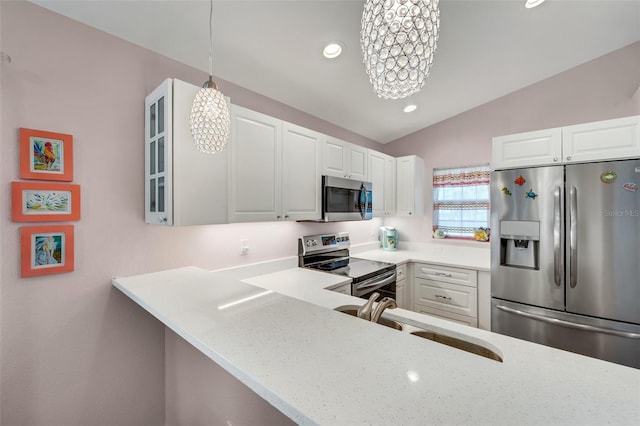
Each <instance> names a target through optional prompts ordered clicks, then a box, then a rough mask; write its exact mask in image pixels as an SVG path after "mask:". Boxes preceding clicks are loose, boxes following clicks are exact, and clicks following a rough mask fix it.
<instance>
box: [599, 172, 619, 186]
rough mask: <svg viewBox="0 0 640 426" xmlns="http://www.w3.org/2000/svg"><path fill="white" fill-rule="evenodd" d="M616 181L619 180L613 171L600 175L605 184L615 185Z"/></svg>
mask: <svg viewBox="0 0 640 426" xmlns="http://www.w3.org/2000/svg"><path fill="white" fill-rule="evenodd" d="M616 179H618V175H617V174H616V172H614V171H612V170H609V171H606V172H602V174H601V175H600V180H601V181H602V182H604V183H613V182H615V181H616Z"/></svg>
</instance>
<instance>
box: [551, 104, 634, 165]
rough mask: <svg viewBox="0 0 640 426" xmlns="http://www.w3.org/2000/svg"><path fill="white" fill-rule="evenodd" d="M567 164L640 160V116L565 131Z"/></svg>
mask: <svg viewBox="0 0 640 426" xmlns="http://www.w3.org/2000/svg"><path fill="white" fill-rule="evenodd" d="M562 150H563V156H564V161H565V163H576V162H578V163H579V162H587V161H600V160H617V159H624V158H634V157H640V116H634V117H625V118H618V119H615V120H606V121H597V122H595V123H587V124H578V125H575V126H568V127H563V128H562Z"/></svg>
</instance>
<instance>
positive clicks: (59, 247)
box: [20, 225, 75, 277]
mask: <svg viewBox="0 0 640 426" xmlns="http://www.w3.org/2000/svg"><path fill="white" fill-rule="evenodd" d="M20 263H21V265H20V276H21V277H35V276H39V275H48V274H59V273H62V272H72V271H73V269H74V263H75V259H74V229H73V225H42V226H23V227H21V228H20Z"/></svg>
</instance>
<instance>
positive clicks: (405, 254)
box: [351, 243, 491, 271]
mask: <svg viewBox="0 0 640 426" xmlns="http://www.w3.org/2000/svg"><path fill="white" fill-rule="evenodd" d="M475 244H476V245H478V246H477V247H474V246H469V245H464V244H455V243H404V244H403V243H400V247H399V249H398V250H395V251H392V250H389V251H387V250H382V249H378V248H376V249H374V250H371V249H367V247H363V248H362V249H358V248H356V249H355V250H352V251H351V255H352V256H354V257H360V258H363V259H369V260H378V261H381V262H390V263H395V264H401V263H406V262H427V263H433V264H438V265H443V266H453V267H459V268H468V269H476V270H479V271H489V270H490V268H491V258H490V250H489V246H488V245H485V243H475Z"/></svg>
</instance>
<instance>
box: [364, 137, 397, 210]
mask: <svg viewBox="0 0 640 426" xmlns="http://www.w3.org/2000/svg"><path fill="white" fill-rule="evenodd" d="M368 156H369V165H368V166H369V181H370V182H371V184H372V185H373V215H374V216H375V217H380V216H390V215H393V214H394V213H395V198H396V159H395V158H393V157H391V156H390V155H386V154H383V153H381V152H377V151H373V150H371V149H370V150H369V154H368Z"/></svg>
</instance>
